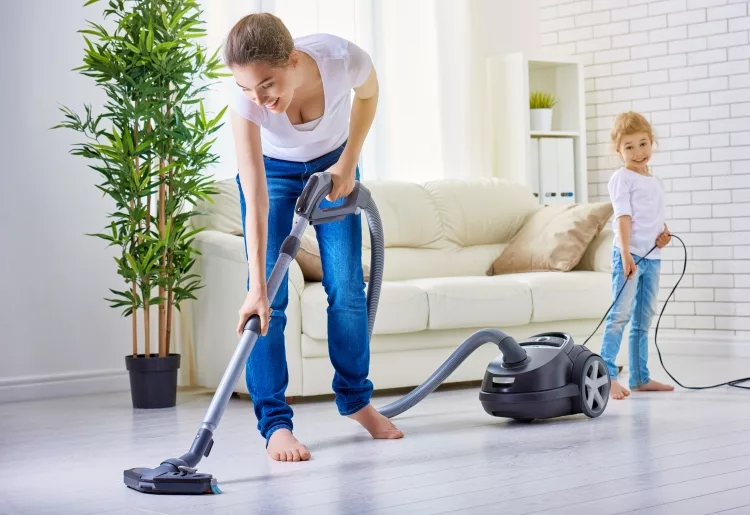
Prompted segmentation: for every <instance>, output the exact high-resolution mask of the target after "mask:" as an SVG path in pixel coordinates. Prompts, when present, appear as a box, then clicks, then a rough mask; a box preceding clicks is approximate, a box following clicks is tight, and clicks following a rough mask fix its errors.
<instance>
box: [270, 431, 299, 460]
mask: <svg viewBox="0 0 750 515" xmlns="http://www.w3.org/2000/svg"><path fill="white" fill-rule="evenodd" d="M266 451H267V452H268V455H269V456H270V457H271V458H273V459H274V460H276V461H307V460H309V459H310V451H308V450H307V447H305V446H304V445H302V444H301V443H299V441H298V440H297V439H296V438H295V437H294V435H293V434H292V432H291V431H289V430H288V429H279V430H277V431H274V433H273V434H272V435H271V438H269V439H268V446H267V448H266Z"/></svg>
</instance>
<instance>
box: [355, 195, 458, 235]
mask: <svg viewBox="0 0 750 515" xmlns="http://www.w3.org/2000/svg"><path fill="white" fill-rule="evenodd" d="M363 184H364V185H365V186H366V187H367V188H368V190H369V191H370V194H371V195H372V198H373V199H374V200H375V204H376V206H377V208H378V215H379V216H380V221H381V223H382V224H383V239H384V240H385V241H384V243H385V247H386V248H389V247H411V248H434V249H436V248H447V247H450V246H452V245H451V243H450V242H448V241H447V240H446V239H445V238H444V236H443V228H442V225H441V222H440V216H439V214H438V211H437V208H436V206H435V202H434V200H433V198H432V196H431V195H430V193H429V192H428V191H427V190H426V189H425V188H424V186H423V185H421V184H417V183H410V182H405V181H373V182H367V181H363ZM362 244H363V246H364V248H367V249H369V248H370V230H369V227H368V224H367V215H366V213H365V212H362Z"/></svg>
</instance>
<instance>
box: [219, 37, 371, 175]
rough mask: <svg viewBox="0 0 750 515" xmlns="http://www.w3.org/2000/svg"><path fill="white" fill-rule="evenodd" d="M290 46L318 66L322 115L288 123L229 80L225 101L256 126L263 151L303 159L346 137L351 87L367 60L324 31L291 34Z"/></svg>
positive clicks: (363, 75)
mask: <svg viewBox="0 0 750 515" xmlns="http://www.w3.org/2000/svg"><path fill="white" fill-rule="evenodd" d="M294 46H295V48H297V49H298V50H301V51H302V52H305V53H307V54H309V55H310V56H311V57H312V58H313V59H315V61H316V62H317V64H318V68H319V70H320V75H321V79H322V82H323V92H324V96H325V111H324V113H323V116H321V117H320V118H318V119H316V120H311V121H310V122H307V123H305V124H301V125H292V123H291V122H290V121H289V117H288V116H287V115H286V113H282V114H274V113H271V112H269V111H268V109H267V108H266V107H265V106H263V107H261V106H258V105H257V104H256V103H254V102H252V101H251V100H250V99H248V98H247V97H246V96H245V94H244V93H243V92H242V89H241V88H240V87H239V86H238V85H237V84H236V83H234V82H232V83H231V84H230V88H231V90H230V101H229V105H230V107H231V108H232V109H234V110H235V111H236V112H237V113H238V114H239V115H240V116H242V117H244V118H246V119H248V120H250V121H251V122H254V123H255V124H257V125H258V126H260V127H261V139H262V144H263V154H264V155H266V156H268V157H274V158H277V159H285V160H287V161H298V162H305V161H310V160H312V159H315V158H317V157H320V156H322V155H324V154H327V153H328V152H331V151H332V150H335V149H336V148H338V147H340V146H341V145H342V144H343V143H344V142H345V141H346V139H347V138H348V137H349V116H350V114H351V108H352V88H355V87H358V86H361V85H362V84H363V83H364V82H365V80H367V77H369V75H370V70H371V69H372V61H371V59H370V56H369V55H368V54H367V52H365V51H364V50H362V49H361V48H360V47H358V46H357V45H355V44H354V43H352V42H350V41H347V40H345V39H342V38H340V37H337V36H332V35H330V34H313V35H309V36H304V37H301V38H297V39H295V40H294Z"/></svg>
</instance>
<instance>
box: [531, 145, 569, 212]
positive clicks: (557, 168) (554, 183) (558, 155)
mask: <svg viewBox="0 0 750 515" xmlns="http://www.w3.org/2000/svg"><path fill="white" fill-rule="evenodd" d="M573 141H574V140H573V138H539V158H538V162H539V195H540V200H541V202H542V203H543V204H572V203H574V202H575V151H574V147H573Z"/></svg>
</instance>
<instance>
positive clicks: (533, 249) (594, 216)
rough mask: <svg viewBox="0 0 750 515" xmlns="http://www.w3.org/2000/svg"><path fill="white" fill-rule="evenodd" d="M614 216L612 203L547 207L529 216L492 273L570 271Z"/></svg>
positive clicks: (496, 263) (501, 255) (493, 264)
mask: <svg viewBox="0 0 750 515" xmlns="http://www.w3.org/2000/svg"><path fill="white" fill-rule="evenodd" d="M611 216H612V204H611V203H609V202H602V203H596V204H566V205H551V206H545V207H544V208H542V209H539V210H538V211H536V212H535V213H534V214H533V215H532V216H530V217H529V219H528V220H527V221H526V223H525V224H524V225H523V227H522V228H521V230H520V231H518V234H516V235H515V236H514V237H513V240H512V241H511V242H510V244H509V245H508V246H507V247H505V249H503V252H502V253H501V254H500V256H499V257H498V258H497V259H496V260H495V262H494V263H492V268H491V269H490V272H491V273H492V274H494V275H497V274H512V273H518V272H535V271H548V270H557V271H560V272H569V271H570V270H573V268H574V267H575V266H576V265H577V264H578V262H579V261H580V260H581V258H582V257H583V254H584V253H585V252H586V249H587V248H588V246H589V243H591V241H592V240H593V239H594V238H595V237H596V236H597V235H598V234H599V231H601V230H602V228H603V227H604V225H605V224H606V223H607V220H608V219H609V218H610V217H611Z"/></svg>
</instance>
